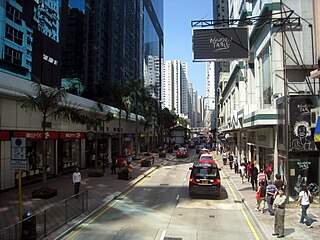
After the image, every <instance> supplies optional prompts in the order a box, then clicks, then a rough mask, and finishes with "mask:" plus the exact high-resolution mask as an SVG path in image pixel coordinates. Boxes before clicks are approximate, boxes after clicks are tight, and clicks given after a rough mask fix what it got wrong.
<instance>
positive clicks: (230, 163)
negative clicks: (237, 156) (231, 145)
mask: <svg viewBox="0 0 320 240" xmlns="http://www.w3.org/2000/svg"><path fill="white" fill-rule="evenodd" d="M229 166H230V170H232V166H233V155H232V153H229Z"/></svg>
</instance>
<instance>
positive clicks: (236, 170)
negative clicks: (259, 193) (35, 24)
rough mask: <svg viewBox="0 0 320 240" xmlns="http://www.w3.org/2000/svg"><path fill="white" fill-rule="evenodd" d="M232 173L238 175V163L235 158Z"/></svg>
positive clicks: (235, 157)
mask: <svg viewBox="0 0 320 240" xmlns="http://www.w3.org/2000/svg"><path fill="white" fill-rule="evenodd" d="M234 173H239V162H238V158H237V156H234Z"/></svg>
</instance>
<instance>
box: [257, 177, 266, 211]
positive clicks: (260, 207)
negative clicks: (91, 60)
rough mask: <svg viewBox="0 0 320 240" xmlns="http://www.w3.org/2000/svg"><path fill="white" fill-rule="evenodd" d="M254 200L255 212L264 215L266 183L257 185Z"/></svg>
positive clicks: (262, 182)
mask: <svg viewBox="0 0 320 240" xmlns="http://www.w3.org/2000/svg"><path fill="white" fill-rule="evenodd" d="M256 199H257V205H256V208H255V210H256V211H261V213H264V208H265V204H266V183H265V181H261V182H260V183H259V188H258V191H257V193H256Z"/></svg>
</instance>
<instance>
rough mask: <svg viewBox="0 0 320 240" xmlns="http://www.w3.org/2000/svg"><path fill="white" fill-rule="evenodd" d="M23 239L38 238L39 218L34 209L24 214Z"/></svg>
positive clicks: (32, 239) (31, 239)
mask: <svg viewBox="0 0 320 240" xmlns="http://www.w3.org/2000/svg"><path fill="white" fill-rule="evenodd" d="M22 239H24V240H34V239H37V218H36V215H35V213H34V212H33V211H27V212H25V213H24V214H23V215H22Z"/></svg>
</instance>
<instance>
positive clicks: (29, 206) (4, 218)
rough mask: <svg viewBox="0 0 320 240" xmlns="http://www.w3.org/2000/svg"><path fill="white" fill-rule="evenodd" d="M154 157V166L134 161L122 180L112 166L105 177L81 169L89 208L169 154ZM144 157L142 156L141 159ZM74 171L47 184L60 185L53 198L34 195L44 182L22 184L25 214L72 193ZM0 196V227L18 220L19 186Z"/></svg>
mask: <svg viewBox="0 0 320 240" xmlns="http://www.w3.org/2000/svg"><path fill="white" fill-rule="evenodd" d="M154 157H155V163H154V165H152V166H151V167H141V165H140V161H141V160H134V161H132V165H133V171H132V179H131V180H119V179H118V175H117V174H113V175H111V171H110V169H108V170H107V172H106V174H105V175H104V176H103V177H90V178H89V177H88V172H89V169H83V170H80V172H81V175H82V182H81V186H80V191H84V190H88V192H89V205H88V208H89V211H88V212H89V213H90V212H92V211H94V210H95V209H97V208H98V207H100V206H101V205H102V204H104V203H106V202H107V201H108V200H110V199H113V198H114V197H116V196H118V195H119V194H121V193H123V192H124V191H126V190H127V189H128V188H130V187H131V186H132V185H134V184H135V183H137V182H138V181H139V180H141V179H142V178H143V177H144V176H145V175H146V174H148V172H151V171H153V170H154V169H156V168H157V167H158V166H160V165H161V164H163V162H165V161H166V160H167V158H158V154H154ZM144 158H145V157H142V159H144ZM72 174H73V173H69V174H65V175H61V176H58V177H55V178H53V179H50V180H48V186H50V187H54V188H56V189H58V195H57V196H55V197H53V198H50V199H34V198H32V197H31V193H32V191H33V190H34V189H37V188H40V187H41V182H39V183H36V184H32V185H28V186H24V187H23V188H22V203H23V206H22V208H23V209H22V214H23V213H24V212H26V211H30V210H32V211H33V212H35V213H38V212H40V211H43V210H45V209H47V208H49V207H50V206H53V205H55V204H56V203H58V202H60V201H63V200H64V199H66V198H68V197H70V196H72V195H73V184H72ZM0 196H1V197H0V214H1V218H0V229H4V228H6V227H8V226H10V225H12V224H15V223H17V222H18V189H14V190H11V191H8V192H4V193H1V194H0ZM82 217H85V216H82ZM62 231H64V229H63V227H62V229H59V230H58V231H57V232H55V233H54V234H52V236H50V237H49V238H50V239H53V238H54V237H55V236H58V235H59V234H60V233H62Z"/></svg>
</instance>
